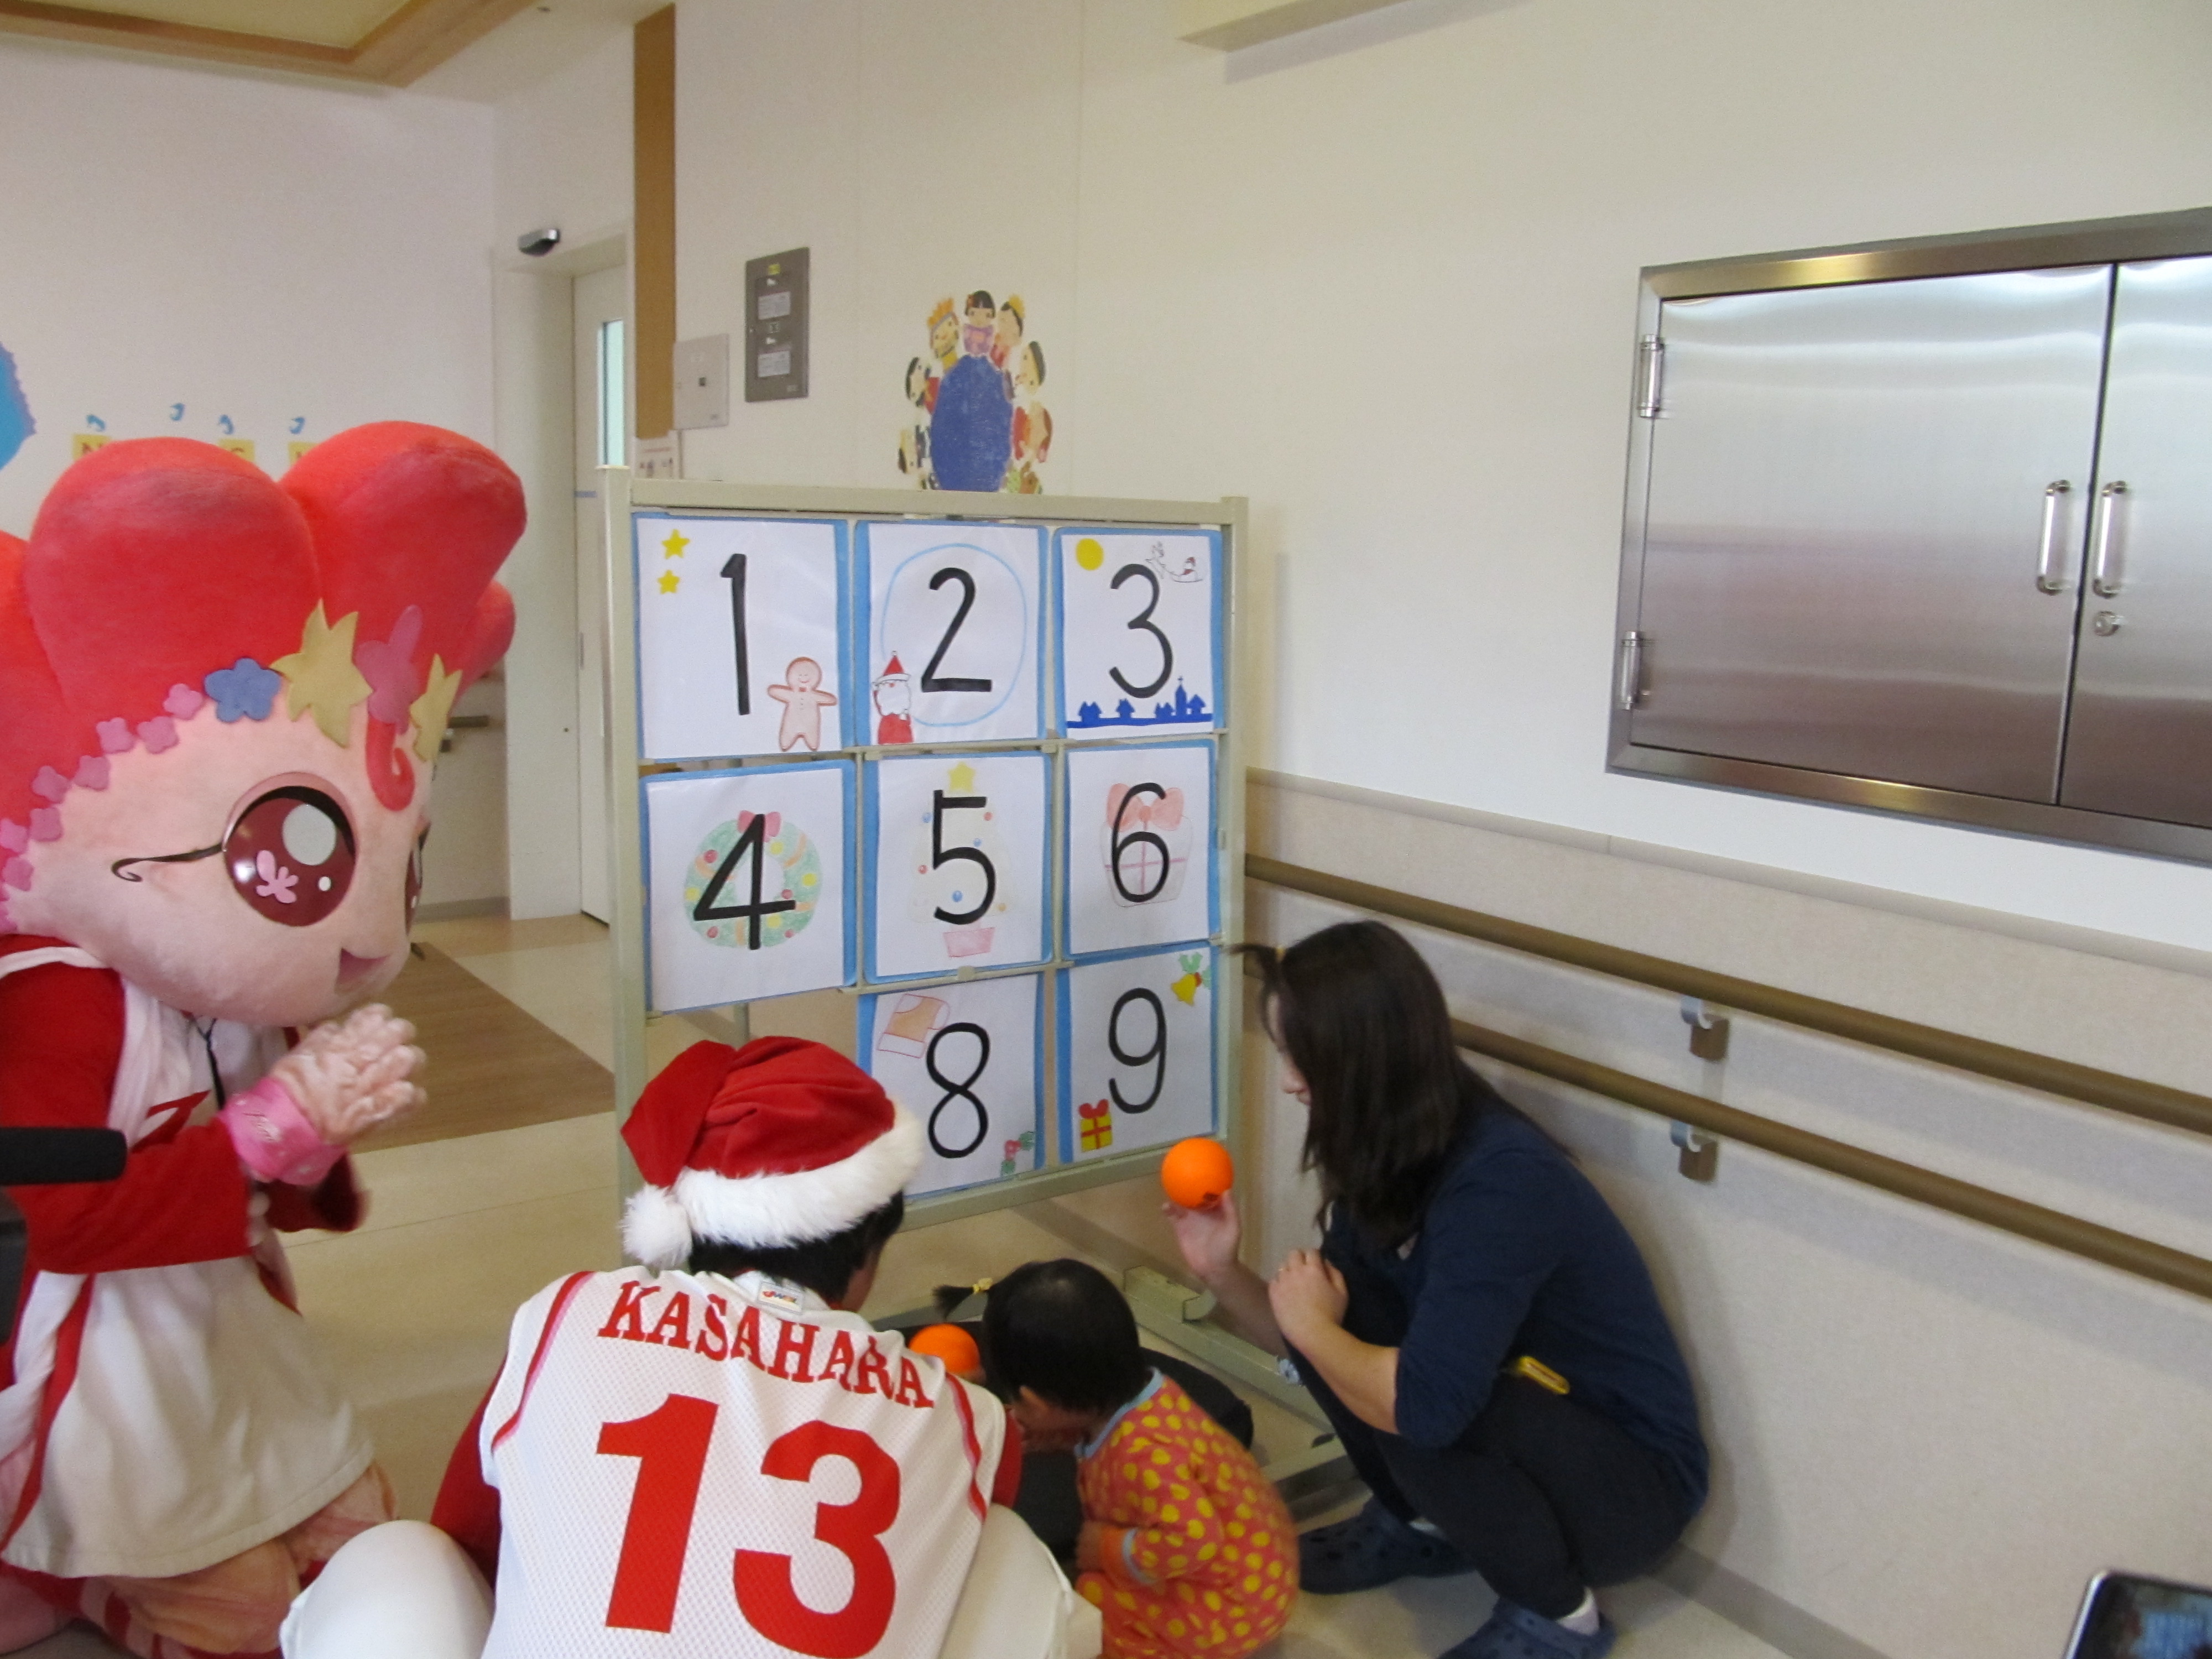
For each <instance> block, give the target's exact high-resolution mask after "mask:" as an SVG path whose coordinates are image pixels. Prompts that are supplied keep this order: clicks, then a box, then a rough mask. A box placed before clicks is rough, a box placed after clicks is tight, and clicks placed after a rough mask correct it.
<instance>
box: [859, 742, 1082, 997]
mask: <svg viewBox="0 0 2212 1659" xmlns="http://www.w3.org/2000/svg"><path fill="white" fill-rule="evenodd" d="M1048 764H1049V763H1048V762H1047V761H1046V759H1045V757H1043V756H1042V755H1036V754H1016V755H987V754H974V753H953V754H939V755H915V756H908V757H901V758H899V759H896V760H885V761H883V762H880V763H877V764H875V765H872V766H871V767H870V768H869V769H868V786H869V787H868V796H869V799H868V808H869V817H870V830H871V833H870V836H869V840H870V843H871V845H872V848H873V849H874V850H873V853H872V864H873V866H874V870H873V873H874V878H875V879H874V880H873V882H872V883H871V884H870V889H869V894H868V908H869V912H870V916H869V921H868V924H867V926H868V977H869V978H870V979H899V978H905V977H909V976H918V975H927V974H949V973H951V972H953V971H955V970H956V969H961V968H994V967H1006V966H1012V965H1014V964H1016V963H1030V962H1042V961H1043V960H1044V959H1045V957H1047V956H1048V955H1049V954H1050V951H1049V949H1048V944H1047V939H1046V929H1045V923H1046V920H1047V917H1048V915H1049V910H1048V906H1047V904H1046V902H1045V833H1046V832H1045V822H1046V800H1047V794H1048V787H1047V786H1048Z"/></svg>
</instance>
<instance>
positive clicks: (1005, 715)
mask: <svg viewBox="0 0 2212 1659" xmlns="http://www.w3.org/2000/svg"><path fill="white" fill-rule="evenodd" d="M860 560H861V563H862V565H863V566H864V567H865V568H866V573H867V574H866V578H865V580H864V583H863V591H864V592H866V595H867V600H868V610H867V616H866V623H865V625H864V626H863V627H862V629H861V630H860V637H861V640H862V641H863V645H862V656H863V658H864V664H863V667H864V671H865V672H866V676H867V679H868V687H867V696H868V707H867V708H866V710H865V711H864V713H865V714H866V732H867V735H866V739H864V740H865V741H870V742H874V743H878V744H884V745H886V746H889V745H891V744H902V743H985V742H1000V741H1005V740H1007V739H1020V738H1037V737H1042V736H1043V735H1044V706H1043V705H1044V692H1043V682H1042V678H1040V676H1039V674H1038V672H1037V657H1038V651H1037V635H1038V633H1039V629H1040V626H1041V619H1042V615H1043V609H1042V593H1043V580H1042V579H1043V575H1044V531H1043V530H1042V528H1041V527H1038V526H1022V525H987V524H906V523H901V524H879V523H864V524H862V525H861V526H860Z"/></svg>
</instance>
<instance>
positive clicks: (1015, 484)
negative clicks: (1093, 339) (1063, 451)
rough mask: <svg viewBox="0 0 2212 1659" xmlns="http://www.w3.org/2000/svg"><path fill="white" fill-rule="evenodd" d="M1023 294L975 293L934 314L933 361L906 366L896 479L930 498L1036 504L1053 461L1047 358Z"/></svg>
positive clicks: (949, 300) (929, 357)
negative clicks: (1023, 498) (943, 494)
mask: <svg viewBox="0 0 2212 1659" xmlns="http://www.w3.org/2000/svg"><path fill="white" fill-rule="evenodd" d="M1029 326H1030V318H1029V307H1028V305H1027V304H1026V303H1025V302H1024V301H1023V299H1022V297H1021V295H1018V294H1009V295H1006V298H1005V299H1004V300H994V299H993V298H992V297H991V295H990V294H989V293H988V292H987V290H984V289H975V290H973V291H971V292H969V294H967V295H964V296H962V297H960V298H958V299H956V298H954V297H953V296H952V295H949V294H948V295H945V297H944V298H943V299H941V300H939V301H938V302H937V304H936V305H935V306H934V307H932V308H931V311H930V313H929V320H928V331H929V345H928V349H927V353H926V354H925V355H923V356H916V357H912V358H909V359H908V362H907V366H906V401H907V404H908V409H907V411H906V415H905V418H904V424H902V426H901V427H900V428H899V440H898V469H899V471H902V472H903V473H905V474H906V475H907V477H909V478H911V479H913V480H914V482H915V483H916V484H917V485H919V486H920V487H921V489H1007V490H1013V491H1015V492H1017V493H1018V494H1022V495H1036V493H1037V492H1038V491H1040V490H1042V489H1043V488H1044V483H1043V479H1042V471H1043V467H1044V465H1045V463H1046V461H1047V460H1048V459H1050V457H1051V454H1052V416H1051V414H1050V412H1049V411H1048V410H1046V408H1045V406H1044V404H1043V401H1042V396H1041V394H1042V392H1043V390H1044V375H1045V368H1044V348H1043V347H1042V346H1041V345H1039V344H1038V343H1036V341H1035V340H1033V339H1030V337H1029Z"/></svg>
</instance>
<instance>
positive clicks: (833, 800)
mask: <svg viewBox="0 0 2212 1659" xmlns="http://www.w3.org/2000/svg"><path fill="white" fill-rule="evenodd" d="M853 770H854V769H853V763H851V762H850V761H817V762H815V763H812V764H811V765H805V766H760V767H746V768H744V769H743V770H731V771H719V772H678V773H665V774H663V775H660V776H658V777H652V778H647V780H645V781H644V783H643V784H642V785H641V786H640V788H641V793H642V795H643V797H644V803H645V847H646V872H645V875H646V911H645V931H646V963H647V1003H648V1006H651V1007H652V1008H653V1010H654V1011H655V1012H661V1013H673V1012H681V1011H682V1010H684V1009H686V1008H711V1007H716V1006H720V1005H721V1004H724V1003H729V1002H745V1001H750V1000H752V999H754V998H756V997H780V996H787V995H789V994H792V993H793V992H796V991H818V990H822V989H824V988H826V987H830V986H836V985H846V984H849V983H851V982H852V979H853V916H852V907H851V903H850V902H849V900H848V897H847V895H848V893H849V892H850V891H851V890H852V859H851V853H850V850H849V848H850V842H849V840H848V833H847V825H848V823H850V821H851V817H852V797H853Z"/></svg>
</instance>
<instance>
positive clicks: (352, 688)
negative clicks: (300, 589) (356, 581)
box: [270, 605, 369, 749]
mask: <svg viewBox="0 0 2212 1659" xmlns="http://www.w3.org/2000/svg"><path fill="white" fill-rule="evenodd" d="M360 623H361V613H360V612H359V611H355V612H354V613H353V615H351V616H349V617H346V618H345V619H344V620H343V621H342V622H341V623H338V625H337V627H336V628H333V627H331V625H330V623H329V622H328V621H327V620H326V619H325V617H324V616H323V607H322V606H321V605H317V606H316V607H315V611H314V614H313V616H311V617H308V618H307V630H306V632H305V633H303V634H302V635H301V636H300V648H299V649H298V650H297V651H295V652H294V653H292V654H291V655H290V656H289V657H279V658H277V659H276V661H275V662H272V663H270V667H271V668H273V669H275V670H276V671H277V672H278V673H280V674H282V675H283V677H284V684H285V687H286V690H285V698H284V707H285V712H286V713H288V714H290V715H291V717H292V718H293V719H294V720H297V719H299V718H300V716H301V715H302V714H306V713H307V711H308V710H309V709H313V711H314V714H315V724H316V725H317V726H320V727H322V728H323V735H324V736H325V737H326V738H329V739H330V740H331V742H332V743H334V744H337V746H338V747H339V748H341V749H343V748H344V747H345V743H346V733H347V732H348V730H349V728H350V727H351V726H352V725H353V711H354V706H355V705H356V703H358V702H361V701H362V699H363V698H364V697H366V696H368V693H369V684H368V681H367V680H366V679H363V678H362V673H361V671H360V670H359V669H358V668H356V667H355V666H354V665H353V635H354V629H356V627H358V626H359V625H360Z"/></svg>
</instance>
